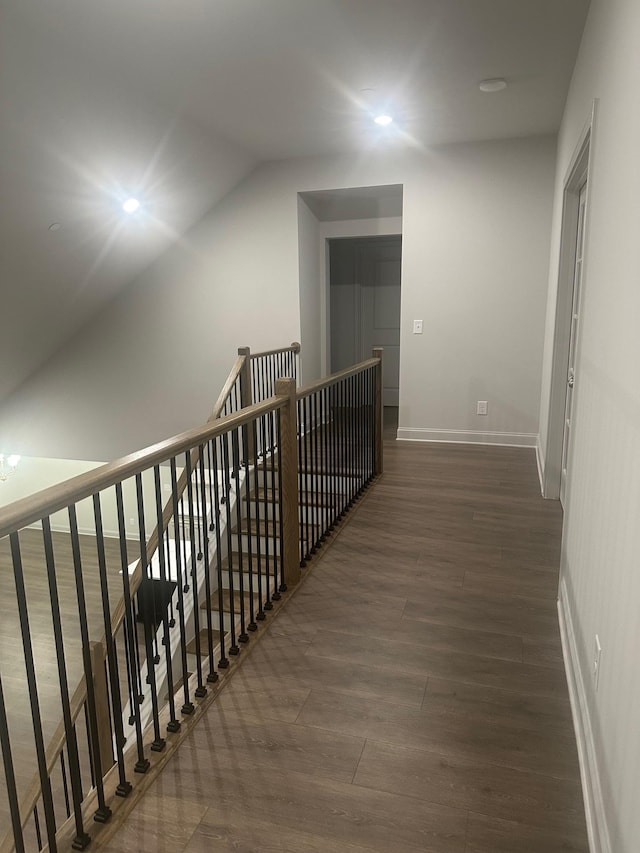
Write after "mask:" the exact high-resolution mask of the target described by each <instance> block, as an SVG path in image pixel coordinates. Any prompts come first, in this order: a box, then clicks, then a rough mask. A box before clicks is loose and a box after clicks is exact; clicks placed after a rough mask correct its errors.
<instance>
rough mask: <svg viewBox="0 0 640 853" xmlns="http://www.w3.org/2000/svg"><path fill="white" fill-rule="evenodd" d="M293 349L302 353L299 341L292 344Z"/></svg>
mask: <svg viewBox="0 0 640 853" xmlns="http://www.w3.org/2000/svg"><path fill="white" fill-rule="evenodd" d="M291 349H292V350H293V351H294V352H300V344H299V343H298V341H294V342H293V343H292V344H291Z"/></svg>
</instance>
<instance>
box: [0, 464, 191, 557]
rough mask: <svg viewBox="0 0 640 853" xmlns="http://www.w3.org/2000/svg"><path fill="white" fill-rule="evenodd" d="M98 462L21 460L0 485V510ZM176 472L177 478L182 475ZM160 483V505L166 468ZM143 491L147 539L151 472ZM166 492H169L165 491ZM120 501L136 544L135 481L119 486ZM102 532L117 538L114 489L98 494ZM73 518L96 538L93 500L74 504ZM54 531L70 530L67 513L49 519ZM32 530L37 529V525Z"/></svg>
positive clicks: (152, 516)
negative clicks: (74, 515) (13, 471)
mask: <svg viewBox="0 0 640 853" xmlns="http://www.w3.org/2000/svg"><path fill="white" fill-rule="evenodd" d="M101 464H102V463H100V462H85V461H83V460H77V459H46V458H36V457H33V456H28V457H23V458H22V459H21V460H20V464H19V465H18V467H17V469H16V471H15V473H14V474H12V475H11V476H10V477H9V478H8V479H7V480H6V481H5V482H4V483H1V484H0V485H1V486H2V488H0V509H1V508H2V507H3V506H7V505H8V504H10V503H13V502H14V501H18V500H20V499H21V498H26V497H30V496H32V495H34V494H36V493H37V492H41V491H42V490H44V489H48V488H49V487H51V486H56V485H58V484H60V483H62V482H64V481H66V480H70V479H72V478H73V477H77V476H79V475H80V474H86V473H87V472H89V471H93V470H94V469H95V468H98V467H100V465H101ZM182 470H183V469H182V468H178V469H177V476H178V477H179V476H180V474H181V473H182ZM160 483H161V489H162V492H161V498H162V504H163V506H164V504H165V503H166V502H167V500H169V498H170V485H171V472H170V469H169V468H168V467H165V466H161V467H160ZM142 489H143V496H144V509H145V512H144V517H145V529H146V533H147V537H149V535H150V534H151V532H152V530H153V529H154V528H155V526H156V523H157V512H156V504H155V501H156V495H155V481H154V475H153V469H151V470H149V471H144V472H143V474H142ZM168 490H169V491H168ZM122 499H123V507H124V517H125V532H126V535H127V537H128V538H131V539H133V540H135V541H136V542H137V541H138V535H139V533H138V501H137V493H136V481H135V477H130V478H128V479H127V480H124V481H123V482H122ZM100 503H101V516H102V529H103V532H104V535H105V536H111V537H117V536H118V535H119V525H118V513H117V505H116V497H115V489H113V488H111V489H105V490H104V491H103V492H101V496H100ZM76 518H77V523H78V531H79V532H80V533H87V534H95V529H96V528H95V514H94V507H93V500H92V499H91V498H86V499H85V500H82V501H80V502H79V503H77V504H76ZM50 521H51V527H52V529H53V530H63V531H67V532H68V530H69V514H68V512H67V510H61V511H60V512H56V513H54V514H53V515H52V516H51V518H50ZM34 526H36V527H40V523H39V522H38V523H36V524H35V525H34ZM130 553H131V554H132V556H131V560H133V559H135V549H134V550H133V551H131V552H130Z"/></svg>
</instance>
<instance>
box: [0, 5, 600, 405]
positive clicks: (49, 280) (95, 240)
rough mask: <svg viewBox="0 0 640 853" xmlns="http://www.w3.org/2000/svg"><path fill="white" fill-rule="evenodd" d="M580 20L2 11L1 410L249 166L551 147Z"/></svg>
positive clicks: (482, 12)
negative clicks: (471, 148)
mask: <svg viewBox="0 0 640 853" xmlns="http://www.w3.org/2000/svg"><path fill="white" fill-rule="evenodd" d="M587 8H588V2H587V0H562V2H558V0H517V2H514V0H379V2H378V0H373V2H372V0H110V2H108V3H105V2H99V0H3V2H2V4H1V7H0V14H1V19H0V39H1V44H0V186H1V187H2V206H1V213H0V287H1V293H0V304H1V306H2V314H1V316H2V318H3V327H2V333H1V334H0V363H1V365H2V370H1V371H0V400H1V399H2V398H4V397H6V396H7V395H8V394H9V393H10V392H11V391H12V390H13V389H15V388H16V387H17V386H18V385H19V384H20V383H21V382H22V381H23V380H24V379H25V378H26V377H27V376H28V375H29V374H31V373H32V372H33V371H34V370H36V369H37V368H38V366H39V365H41V364H42V363H43V362H44V361H45V360H46V359H47V358H48V357H49V356H50V355H51V353H52V352H54V351H55V350H56V349H58V348H59V347H60V346H61V345H62V344H63V342H64V341H65V340H67V339H68V338H69V337H70V336H71V335H72V334H73V333H74V331H76V330H77V329H78V328H79V327H80V326H82V324H83V323H85V322H86V321H87V320H88V318H89V317H90V316H92V315H93V314H95V313H96V312H97V311H99V310H100V309H101V307H102V306H103V305H104V304H105V303H106V302H107V301H108V300H110V299H111V298H113V296H114V295H115V294H116V293H117V292H118V291H119V290H121V289H122V288H123V287H125V286H126V285H127V284H128V283H130V282H131V281H132V280H134V279H135V278H136V276H138V275H139V274H140V272H141V271H142V270H143V269H144V268H145V267H146V266H148V265H149V263H150V262H151V261H152V260H154V259H155V258H157V257H158V256H159V255H160V254H161V253H162V252H163V251H164V250H165V249H166V248H167V247H168V246H169V245H170V244H171V243H172V242H173V241H175V240H179V239H180V237H181V235H182V234H184V232H185V231H186V230H187V229H188V228H189V226H190V225H191V224H193V223H194V222H196V221H197V220H198V219H199V218H200V217H201V216H202V215H203V214H204V213H205V211H207V210H208V209H210V208H211V207H212V206H213V205H214V204H215V203H216V202H217V201H218V200H219V199H220V198H221V197H222V196H223V195H224V194H225V193H226V192H227V191H228V190H229V189H230V188H231V187H233V186H234V185H235V184H236V183H238V181H239V180H241V179H242V177H243V176H245V175H246V174H247V173H248V172H249V171H250V170H251V168H252V167H253V166H254V165H255V164H256V163H257V162H259V161H263V160H269V159H283V158H290V157H299V156H306V155H312V154H314V155H315V154H327V153H335V152H342V151H347V150H354V149H356V150H362V151H363V156H366V152H367V150H370V149H371V147H376V148H379V147H380V146H381V145H387V144H389V145H390V146H391V149H392V150H393V146H394V145H402V146H405V145H410V146H417V147H419V148H424V147H426V146H429V145H434V144H442V143H446V142H456V141H470V140H481V139H492V138H504V137H513V136H526V135H531V134H541V133H553V132H555V130H556V129H557V127H558V124H559V121H560V117H561V112H562V107H563V103H564V98H565V95H566V91H567V87H568V83H569V79H570V75H571V70H572V67H573V62H574V58H575V55H576V52H577V48H578V44H579V40H580V35H581V32H582V27H583V24H584V20H585V16H586V12H587ZM495 76H505V77H506V78H507V79H508V81H509V83H510V86H509V88H508V90H507V91H506V92H504V93H501V94H500V96H499V97H494V98H488V97H487V96H485V95H483V94H482V93H480V92H479V90H478V87H477V83H478V81H479V80H480V79H482V78H486V77H495ZM378 110H385V111H390V112H393V114H394V117H395V118H396V123H395V125H394V134H392V135H391V138H390V139H388V138H382V137H379V136H378V137H376V136H372V134H371V127H372V125H371V117H372V113H373V112H375V111H378ZM128 194H136V195H139V196H140V198H141V201H142V203H143V212H142V214H140V215H138V216H136V217H133V218H130V219H126V218H125V217H123V214H122V211H121V207H120V206H121V203H122V201H123V200H124V198H125V197H126V196H127V195H128ZM53 223H58V224H59V225H60V227H59V229H57V230H49V226H51V225H52V224H53Z"/></svg>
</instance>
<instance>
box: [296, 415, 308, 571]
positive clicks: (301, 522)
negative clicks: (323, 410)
mask: <svg viewBox="0 0 640 853" xmlns="http://www.w3.org/2000/svg"><path fill="white" fill-rule="evenodd" d="M302 406H303V401H302V400H297V401H296V413H297V419H298V435H297V438H298V551H299V556H300V568H301V569H302V568H304V566H305V565H306V563H305V559H304V488H303V485H304V484H303V478H304V471H303V468H302V442H303V441H304V427H303V416H302Z"/></svg>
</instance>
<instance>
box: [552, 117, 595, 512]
mask: <svg viewBox="0 0 640 853" xmlns="http://www.w3.org/2000/svg"><path fill="white" fill-rule="evenodd" d="M596 110H597V101H594V102H593V105H592V110H591V117H590V119H589V121H588V122H587V124H586V125H585V127H584V128H583V130H582V133H581V134H580V137H579V139H578V144H577V145H576V148H575V150H574V152H573V155H572V157H571V160H570V162H569V166H568V168H567V172H566V175H565V180H564V190H563V200H562V224H561V232H560V233H561V236H560V260H559V267H558V279H557V286H556V313H555V323H554V330H553V355H552V363H551V385H550V391H549V414H548V419H547V442H546V452H545V454H544V458H543V460H542V465H541V466H540V467H541V471H542V475H543V482H542V494H543V497H545V498H550V499H553V500H558V498H559V497H560V483H561V478H562V470H561V469H562V446H563V440H564V419H565V400H566V386H567V363H568V358H569V336H570V321H571V311H572V299H573V282H574V265H575V250H576V243H575V235H576V232H577V227H578V207H579V204H578V200H579V191H580V187H581V186H582V185H583V184H584V181H585V180H587V206H586V216H585V221H584V234H585V237H584V240H585V243H584V260H583V276H584V269H585V267H586V262H587V259H586V255H587V253H588V244H589V240H588V231H589V219H590V217H589V201H590V182H589V180H588V178H589V174H590V172H591V161H592V153H593V134H594V124H595V119H596Z"/></svg>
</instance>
